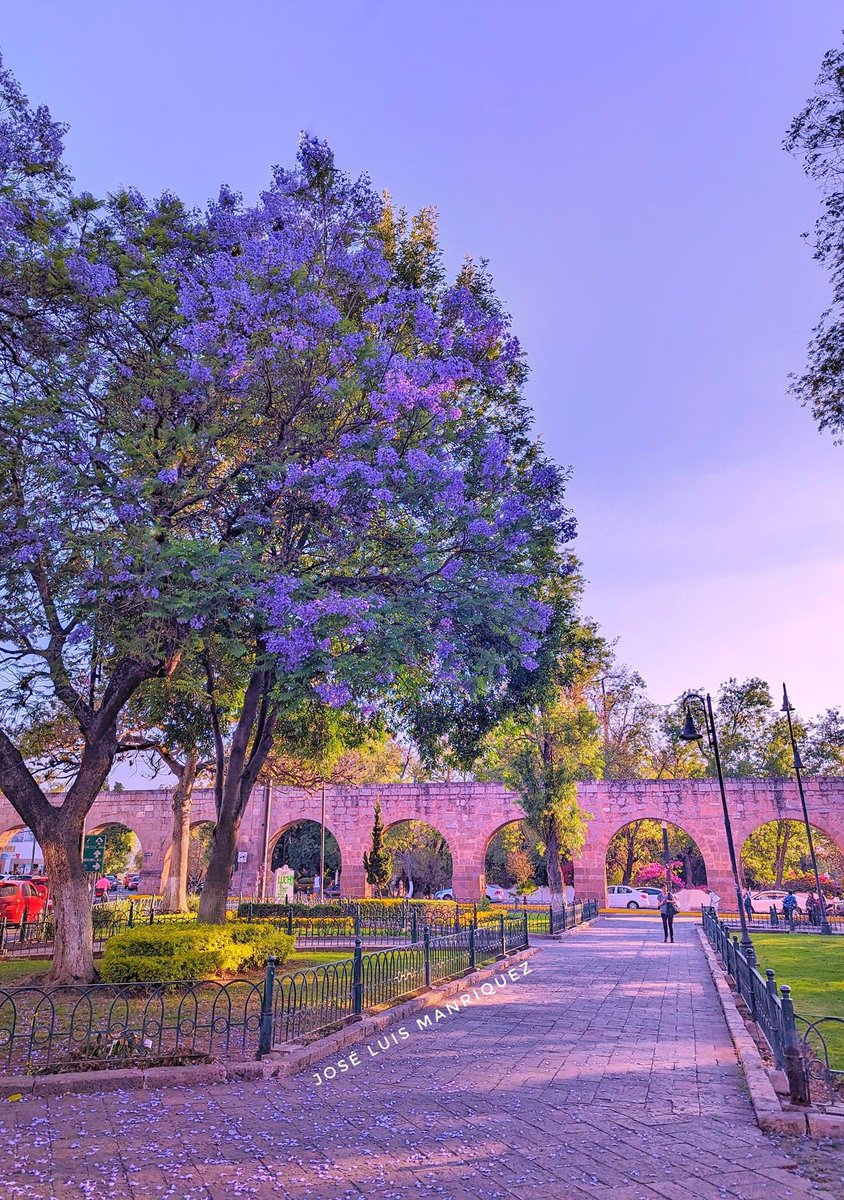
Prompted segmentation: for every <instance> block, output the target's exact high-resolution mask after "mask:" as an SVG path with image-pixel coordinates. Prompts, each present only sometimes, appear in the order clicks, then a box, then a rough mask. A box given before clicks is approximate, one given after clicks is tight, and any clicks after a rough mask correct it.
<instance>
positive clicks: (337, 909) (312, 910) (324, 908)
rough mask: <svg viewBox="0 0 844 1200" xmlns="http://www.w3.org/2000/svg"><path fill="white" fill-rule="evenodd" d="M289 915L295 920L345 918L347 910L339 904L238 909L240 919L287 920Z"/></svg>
mask: <svg viewBox="0 0 844 1200" xmlns="http://www.w3.org/2000/svg"><path fill="white" fill-rule="evenodd" d="M288 913H292V914H293V917H294V919H295V918H296V917H308V918H310V917H344V916H345V915H346V910H345V909H344V908H342V907H341V906H340V905H339V904H273V903H269V902H268V903H263V904H254V903H246V904H240V905H238V909H237V915H238V917H252V918H253V919H258V918H261V919H263V918H266V917H274V918H276V919H278V918H280V917H284V918H286V917H287V915H288Z"/></svg>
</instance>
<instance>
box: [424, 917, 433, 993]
mask: <svg viewBox="0 0 844 1200" xmlns="http://www.w3.org/2000/svg"><path fill="white" fill-rule="evenodd" d="M422 948H423V949H422V952H423V954H424V957H425V987H430V986H431V931H430V929H429V928H428V926H427V925H426V926H425V927H424V928H423V930H422Z"/></svg>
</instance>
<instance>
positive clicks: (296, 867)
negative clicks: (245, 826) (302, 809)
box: [269, 819, 343, 895]
mask: <svg viewBox="0 0 844 1200" xmlns="http://www.w3.org/2000/svg"><path fill="white" fill-rule="evenodd" d="M320 830H321V826H320V823H319V821H312V820H308V819H302V820H300V821H291V823H290V824H289V825H286V826H285V827H284V829H281V830H279V832H278V833H277V834H276V835H275V837H274V839H273V841H272V842H271V845H270V853H269V869H270V874H271V875H273V874H274V873H275V872H276V871H278V870H280V869H281V868H282V867H284V866H287V867H290V868H291V870H292V871H293V874H294V876H295V883H294V891H296V892H300V893H305V894H308V893H311V892H314V891H318V890H319V867H320ZM342 870H343V860H342V856H341V854H340V844H339V842H338V841H337V839H336V837H335V836H334V834H333V833H332V832H331V830H330V829H329V828H328V826H326V827H325V881H324V891H325V894H326V895H334V894H336V891H337V889H338V888H339V885H340V874H341V872H342ZM271 890H273V891H275V888H272V889H271Z"/></svg>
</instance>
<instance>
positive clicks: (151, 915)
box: [149, 903, 155, 925]
mask: <svg viewBox="0 0 844 1200" xmlns="http://www.w3.org/2000/svg"><path fill="white" fill-rule="evenodd" d="M149 923H150V925H154V924H155V905H154V904H152V903H151V904H150V906H149Z"/></svg>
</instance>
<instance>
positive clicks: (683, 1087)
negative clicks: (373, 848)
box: [0, 917, 844, 1200]
mask: <svg viewBox="0 0 844 1200" xmlns="http://www.w3.org/2000/svg"><path fill="white" fill-rule="evenodd" d="M530 966H531V967H532V972H531V974H529V975H527V976H519V978H518V979H517V980H516V981H513V980H510V981H508V982H507V983H506V985H505V986H503V987H501V986H499V987H498V988H497V989H496V991H495V994H494V995H492V996H483V995H479V997H478V999H477V1000H475V999H474V998H473V1000H472V1003H471V1005H469V1006H466V1007H464V1008H462V1010H461V1011H460V1012H458V1013H451V1014H449V1015H447V1016H446V1017H445V1018H444V1019H442V1020H441V1021H440V1022H439V1024H437V1025H435V1026H434V1027H432V1028H430V1029H424V1030H419V1029H417V1027H416V1023H415V1020H411V1021H409V1022H407V1023H406V1025H405V1026H404V1028H405V1029H406V1031H407V1033H408V1037H407V1038H405V1039H403V1038H402V1037H401V1036H400V1034H399V1033H398V1032H396V1036H395V1041H392V1040H390V1039H389V1038H385V1035H382V1037H381V1043H380V1049H379V1042H378V1039H373V1041H372V1042H371V1043H370V1045H371V1046H372V1049H373V1050H374V1051H376V1052H377V1057H373V1056H372V1055H370V1054H369V1053H368V1052H367V1050H366V1046H365V1045H362V1046H361V1047H360V1048H359V1049H360V1054H361V1065H359V1066H357V1067H354V1068H352V1069H350V1070H349V1071H347V1072H346V1073H343V1074H341V1075H339V1076H338V1078H337V1080H336V1081H334V1083H333V1084H329V1085H325V1084H324V1085H322V1086H317V1085H316V1082H315V1081H314V1080H313V1078H312V1077H311V1076H310V1075H303V1076H300V1077H298V1079H297V1080H295V1081H293V1082H291V1081H288V1082H285V1083H278V1082H275V1081H269V1082H266V1083H260V1084H254V1083H252V1084H243V1085H229V1086H220V1087H211V1088H208V1089H205V1090H203V1091H201V1092H193V1091H187V1090H182V1089H176V1088H174V1089H171V1090H167V1091H161V1092H151V1093H147V1094H146V1095H143V1094H138V1093H104V1094H100V1095H91V1096H85V1097H81V1096H77V1097H59V1098H55V1099H52V1100H49V1101H48V1100H40V1101H35V1100H25V1101H21V1102H18V1103H15V1104H4V1105H2V1106H0V1122H2V1123H3V1124H5V1125H6V1126H12V1127H11V1128H7V1130H6V1131H4V1134H3V1137H2V1138H0V1180H2V1182H3V1184H4V1185H5V1186H3V1194H4V1197H11V1198H14V1200H30V1198H32V1200H35V1198H38V1200H41V1198H42V1197H57V1198H60V1200H64V1198H65V1197H67V1198H70V1197H83V1196H84V1197H92V1198H94V1200H102V1198H103V1197H105V1196H111V1197H117V1198H122V1197H127V1198H132V1200H134V1198H137V1200H162V1198H164V1197H173V1198H180V1200H224V1198H225V1200H229V1198H230V1197H236V1196H244V1197H247V1196H250V1197H252V1196H254V1197H265V1196H266V1197H269V1196H280V1197H289V1198H291V1200H306V1198H307V1200H346V1198H352V1197H355V1198H358V1197H360V1196H364V1197H373V1198H375V1197H378V1198H379V1200H409V1198H411V1197H413V1198H420V1200H433V1198H436V1200H493V1198H501V1200H515V1198H518V1200H523V1198H528V1197H529V1198H530V1200H563V1198H564V1197H565V1198H566V1200H579V1198H590V1200H596V1198H597V1200H645V1198H647V1200H721V1198H723V1197H742V1198H743V1200H762V1198H763V1197H766V1198H767V1197H775V1198H776V1200H791V1198H798V1197H799V1198H801V1200H803V1198H808V1197H813V1198H815V1200H817V1198H819V1197H824V1198H827V1200H828V1198H829V1197H833V1196H839V1197H840V1196H842V1195H844V1186H842V1189H841V1191H838V1192H831V1191H822V1190H821V1189H819V1188H816V1187H815V1186H814V1185H813V1184H811V1183H810V1182H809V1181H808V1180H807V1179H805V1178H803V1177H802V1176H801V1175H800V1174H798V1173H797V1171H796V1170H795V1169H794V1165H793V1164H792V1163H791V1162H790V1161H789V1160H788V1158H787V1157H786V1156H785V1154H783V1153H782V1152H781V1151H779V1150H777V1149H776V1148H775V1147H774V1146H773V1143H772V1142H771V1141H770V1140H769V1139H768V1138H766V1137H765V1136H764V1135H763V1134H762V1133H761V1132H760V1131H759V1129H758V1128H757V1126H756V1125H755V1123H754V1121H753V1118H752V1114H751V1109H750V1105H749V1102H748V1100H747V1098H746V1096H745V1094H744V1091H743V1086H742V1081H741V1078H740V1073H739V1070H738V1067H737V1065H736V1061H735V1057H734V1055H733V1051H732V1047H731V1044H730V1041H729V1037H728V1034H727V1029H726V1026H725V1024H724V1020H723V1016H722V1015H721V1013H720V1011H719V1008H718V1002H717V999H716V995H715V990H714V988H713V985H712V982H711V980H710V978H709V976H708V973H707V969H706V965H705V963H704V960H703V955H702V952H701V950H700V946H699V944H698V941H697V935H696V933H695V930H694V926H693V925H692V924H691V923H689V924H681V925H680V926H679V928H678V941H677V943H675V945H673V946H670V945H669V946H665V945H663V943H662V938H661V937H659V936H658V932H657V926H656V924H655V922H653V921H652V920H649V919H648V918H644V917H643V918H638V919H633V920H629V919H626V918H622V919H603V920H601V921H600V922H598V923H597V925H596V926H595V927H593V929H592V930H590V931H589V932H585V933H581V934H578V935H575V936H572V937H570V938H568V939H567V940H566V941H565V942H563V943H555V944H550V945H548V944H546V946H544V947H543V949H542V951H541V953H540V954H538V955H537V956H536V957H535V958H533V959H532V960H531V963H530ZM348 1053H349V1052H348V1051H347V1056H348ZM326 1065H330V1064H323V1067H324V1066H326Z"/></svg>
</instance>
